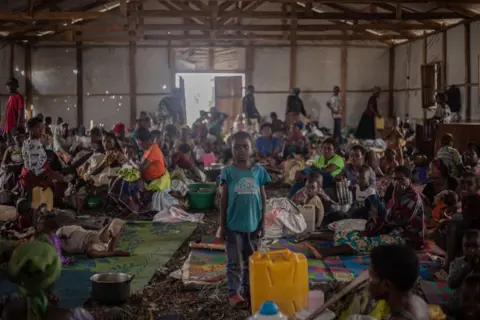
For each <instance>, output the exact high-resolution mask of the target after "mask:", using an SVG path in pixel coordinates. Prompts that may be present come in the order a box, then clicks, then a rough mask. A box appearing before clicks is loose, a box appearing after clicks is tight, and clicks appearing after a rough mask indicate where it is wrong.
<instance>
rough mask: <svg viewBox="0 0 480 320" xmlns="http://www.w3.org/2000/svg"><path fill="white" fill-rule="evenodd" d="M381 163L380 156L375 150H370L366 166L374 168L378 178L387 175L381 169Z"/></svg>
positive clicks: (367, 154) (366, 155) (366, 158)
mask: <svg viewBox="0 0 480 320" xmlns="http://www.w3.org/2000/svg"><path fill="white" fill-rule="evenodd" d="M380 161H381V159H380V156H379V155H378V153H376V152H375V151H373V150H369V151H367V153H366V154H365V164H366V165H367V166H369V167H370V168H372V170H373V172H374V173H375V176H376V177H383V176H384V175H385V174H384V173H383V171H382V168H381V167H380Z"/></svg>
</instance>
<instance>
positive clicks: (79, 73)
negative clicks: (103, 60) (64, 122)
mask: <svg viewBox="0 0 480 320" xmlns="http://www.w3.org/2000/svg"><path fill="white" fill-rule="evenodd" d="M82 45H83V44H82V42H81V41H78V42H77V44H76V48H75V50H76V60H77V66H76V69H77V126H81V125H83V50H82Z"/></svg>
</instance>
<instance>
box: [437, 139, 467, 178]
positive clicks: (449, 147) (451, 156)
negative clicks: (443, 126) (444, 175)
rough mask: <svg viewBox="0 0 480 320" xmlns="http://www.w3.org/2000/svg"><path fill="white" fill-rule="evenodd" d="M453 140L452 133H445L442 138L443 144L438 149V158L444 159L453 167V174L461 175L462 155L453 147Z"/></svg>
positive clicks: (455, 175)
mask: <svg viewBox="0 0 480 320" xmlns="http://www.w3.org/2000/svg"><path fill="white" fill-rule="evenodd" d="M453 142H454V139H453V136H452V135H451V134H450V133H446V134H444V135H443V137H442V140H441V144H442V146H441V148H440V149H438V151H437V158H438V159H442V160H443V161H444V162H445V164H446V165H448V166H449V167H451V168H452V175H453V176H454V177H459V176H460V171H461V170H460V169H461V165H462V157H461V156H460V153H459V152H458V150H457V149H455V148H454V147H453Z"/></svg>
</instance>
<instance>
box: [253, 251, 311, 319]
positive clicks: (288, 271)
mask: <svg viewBox="0 0 480 320" xmlns="http://www.w3.org/2000/svg"><path fill="white" fill-rule="evenodd" d="M249 263H250V264H249V268H250V270H249V271H250V296H251V304H252V313H254V314H255V313H256V312H257V311H258V310H259V309H260V307H261V305H262V303H263V302H265V301H273V302H275V303H276V304H277V305H278V308H279V309H280V311H281V312H282V313H284V314H286V315H287V316H289V317H294V316H295V313H296V312H298V311H300V310H301V309H303V308H306V307H307V305H308V263H307V258H306V257H305V255H303V254H300V253H294V252H292V251H290V250H287V249H284V250H275V251H268V252H258V251H257V252H254V253H253V255H251V256H250V261H249Z"/></svg>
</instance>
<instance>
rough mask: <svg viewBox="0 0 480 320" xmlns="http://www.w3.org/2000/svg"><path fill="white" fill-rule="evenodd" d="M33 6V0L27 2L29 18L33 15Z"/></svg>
mask: <svg viewBox="0 0 480 320" xmlns="http://www.w3.org/2000/svg"><path fill="white" fill-rule="evenodd" d="M33 4H34V1H33V0H28V14H29V15H31V16H32V15H33Z"/></svg>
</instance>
